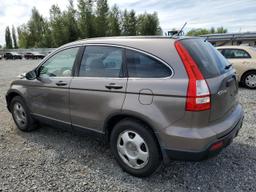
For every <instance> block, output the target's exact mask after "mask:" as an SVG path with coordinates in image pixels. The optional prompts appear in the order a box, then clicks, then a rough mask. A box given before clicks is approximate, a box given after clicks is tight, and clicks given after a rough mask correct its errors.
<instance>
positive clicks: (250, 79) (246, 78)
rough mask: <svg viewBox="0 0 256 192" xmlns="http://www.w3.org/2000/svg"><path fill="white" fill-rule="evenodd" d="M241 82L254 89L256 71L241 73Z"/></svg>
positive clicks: (255, 86)
mask: <svg viewBox="0 0 256 192" xmlns="http://www.w3.org/2000/svg"><path fill="white" fill-rule="evenodd" d="M242 84H243V85H244V86H245V87H247V88H249V89H256V71H250V72H247V73H245V74H244V75H243V77H242Z"/></svg>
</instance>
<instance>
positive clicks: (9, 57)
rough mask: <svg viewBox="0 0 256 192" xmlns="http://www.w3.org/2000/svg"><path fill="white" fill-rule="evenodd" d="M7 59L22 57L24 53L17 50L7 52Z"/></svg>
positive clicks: (5, 56) (5, 55)
mask: <svg viewBox="0 0 256 192" xmlns="http://www.w3.org/2000/svg"><path fill="white" fill-rule="evenodd" d="M4 58H5V59H22V55H21V54H19V53H17V52H6V53H5V54H4Z"/></svg>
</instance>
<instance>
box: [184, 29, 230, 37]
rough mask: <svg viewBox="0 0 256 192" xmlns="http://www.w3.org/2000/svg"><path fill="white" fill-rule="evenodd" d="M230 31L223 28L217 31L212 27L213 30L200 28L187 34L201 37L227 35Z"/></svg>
mask: <svg viewBox="0 0 256 192" xmlns="http://www.w3.org/2000/svg"><path fill="white" fill-rule="evenodd" d="M227 32H228V30H227V29H224V28H223V27H218V28H217V29H215V28H214V27H211V29H205V28H198V29H191V30H190V31H189V32H187V35H188V36H200V35H206V34H214V33H227Z"/></svg>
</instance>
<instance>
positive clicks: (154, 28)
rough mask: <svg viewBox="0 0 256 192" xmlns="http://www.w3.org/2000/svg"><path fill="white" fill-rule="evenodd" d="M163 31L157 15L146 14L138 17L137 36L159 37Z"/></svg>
mask: <svg viewBox="0 0 256 192" xmlns="http://www.w3.org/2000/svg"><path fill="white" fill-rule="evenodd" d="M159 31H161V29H160V27H159V20H158V16H157V13H153V14H148V13H144V14H142V15H139V17H138V26H137V34H139V35H157V34H159Z"/></svg>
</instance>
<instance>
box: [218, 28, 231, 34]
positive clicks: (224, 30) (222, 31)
mask: <svg viewBox="0 0 256 192" xmlns="http://www.w3.org/2000/svg"><path fill="white" fill-rule="evenodd" d="M227 32H228V30H227V29H224V27H218V28H217V30H216V33H227Z"/></svg>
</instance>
